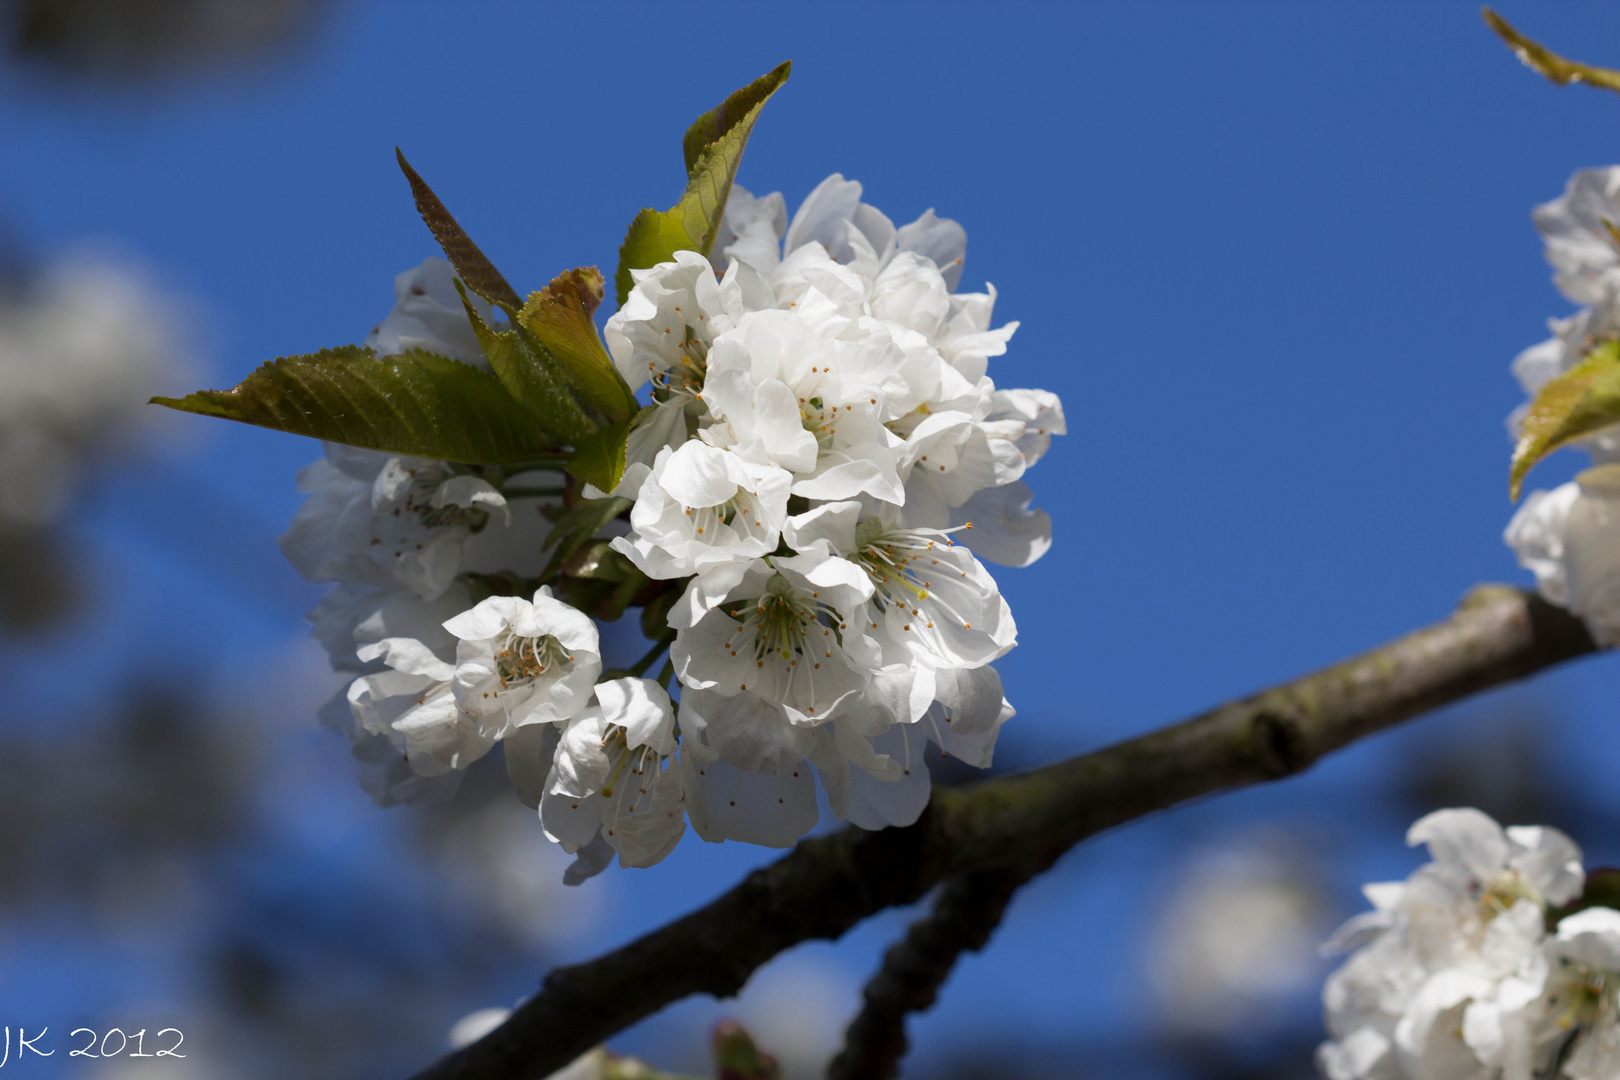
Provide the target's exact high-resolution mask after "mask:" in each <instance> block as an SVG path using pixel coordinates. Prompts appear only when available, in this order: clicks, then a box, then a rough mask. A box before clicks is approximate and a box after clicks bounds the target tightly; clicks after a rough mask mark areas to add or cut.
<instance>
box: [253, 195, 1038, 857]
mask: <svg viewBox="0 0 1620 1080" xmlns="http://www.w3.org/2000/svg"><path fill="white" fill-rule="evenodd" d="M861 194H862V189H861V186H860V184H858V183H856V182H854V181H850V180H845V179H844V178H843V177H842V176H839V175H834V176H831V177H829V178H828V179H827V180H826V181H824V182H823V183H822V184H821V185H820V186H818V187H817V188H816V189H815V190H814V191H813V192H812V193H811V194H810V196H809V197H808V198H807V199H806V200H805V201H804V203H803V205H801V206H800V208H799V209H798V211H797V212H796V213H795V214H794V215H793V217H792V220H791V222H790V221H789V218H788V214H787V210H786V205H785V203H784V201H783V199H782V196H781V195H780V194H771V195H768V196H764V197H761V198H755V197H754V196H752V195H750V194H749V193H748V192H747V191H745V190H743V189H742V188H740V187H733V188H732V190H731V194H730V198H729V202H728V204H727V209H726V214H725V218H724V223H723V228H722V229H721V235H720V238H719V240H718V241H717V242H716V244H715V246H714V252H715V254H714V256H713V258H712V259H711V258H709V257H705V256H703V255H701V254H698V253H696V252H690V251H681V252H677V253H676V254H675V257H674V259H673V260H672V261H669V262H665V263H662V264H659V265H657V266H654V267H652V268H650V269H647V270H637V271H634V272H633V277H634V288H633V290H632V291H631V292H630V294H629V296H628V298H627V299H626V301H625V303H624V304H623V305H622V307H621V308H620V310H619V311H618V312H617V313H616V314H614V315H613V316H612V318H610V319H609V320H608V321H607V324H606V327H605V330H604V332H603V337H604V340H605V342H606V345H607V348H608V350H609V352H610V353H611V355H612V359H613V362H614V364H615V366H616V367H617V368H618V371H619V372H620V374H621V375H622V376H623V377H624V379H625V381H626V382H627V383H628V385H629V386H630V388H631V389H632V390H633V391H638V392H639V393H640V394H641V396H642V397H643V398H644V399H645V404H646V405H647V407H646V408H644V409H643V410H642V414H641V416H640V417H639V418H638V421H637V423H636V424H635V425H634V427H633V428H632V429H631V431H630V435H629V442H628V446H627V448H626V463H627V464H626V468H625V470H624V473H623V479H622V481H621V482H620V483H619V484H618V486H617V487H616V488H615V490H614V491H612V492H605V491H601V490H597V489H595V488H593V487H590V486H589V485H586V486H585V488H584V490H583V491H582V492H575V491H572V490H570V491H569V492H568V493H567V494H568V497H569V498H570V499H573V500H574V502H571V503H570V505H575V504H576V503H577V499H578V498H579V497H583V498H586V499H607V498H613V499H617V500H620V501H619V503H618V504H617V505H620V506H623V507H624V511H623V513H621V515H620V516H619V517H618V518H616V519H614V520H612V521H610V522H609V523H608V524H607V525H606V526H605V527H604V528H603V529H602V530H601V531H600V532H599V533H598V534H597V535H598V536H599V537H600V538H603V539H606V540H610V541H611V549H612V551H613V552H617V553H618V554H617V556H615V557H622V558H623V559H624V560H627V563H628V565H630V566H633V568H634V570H635V572H636V573H637V574H640V575H644V577H645V579H646V580H648V581H650V582H653V583H665V582H667V583H668V590H670V599H672V600H673V602H672V603H669V604H668V605H667V610H668V615H667V627H666V626H655V627H653V628H652V629H650V630H648V633H649V634H653V635H657V640H656V642H655V648H654V653H653V654H649V656H648V657H647V658H645V659H644V661H643V662H642V663H641V664H638V665H636V666H635V667H633V668H630V669H604V664H603V657H602V653H603V647H602V643H601V640H600V637H599V628H598V626H597V625H596V623H595V622H594V621H593V620H592V619H591V618H590V617H589V616H587V615H586V614H585V613H583V612H582V611H580V610H578V609H576V608H574V607H572V606H570V605H569V604H568V603H566V602H565V600H566V598H567V597H566V594H565V593H559V592H556V591H554V590H553V589H552V588H550V587H549V586H548V585H541V586H540V587H539V588H538V590H537V591H534V592H533V593H532V594H528V593H526V594H524V595H517V596H513V595H483V596H481V597H480V596H478V595H477V593H475V591H474V590H475V589H478V590H482V591H486V592H487V591H488V590H487V584H485V583H487V582H488V581H489V580H490V575H504V576H505V579H507V580H521V579H523V578H525V577H533V576H534V575H536V574H537V573H538V572H539V568H540V567H542V566H544V565H545V564H546V563H547V558H548V552H547V551H546V550H545V544H546V536H547V530H548V527H549V525H550V521H551V519H552V518H554V517H556V516H557V514H558V510H559V505H560V502H559V500H560V498H561V497H563V496H564V494H565V493H564V478H563V477H562V475H561V473H559V472H555V471H552V472H547V471H545V470H531V471H528V472H519V473H515V474H513V475H507V474H506V473H504V472H503V471H502V470H499V469H495V468H491V467H487V466H486V467H483V468H478V469H474V468H470V467H466V466H459V465H453V464H450V463H447V462H441V461H425V460H414V459H405V458H399V457H390V456H388V455H385V454H380V453H374V452H370V451H357V450H353V449H349V448H344V447H335V446H334V447H330V448H329V449H328V452H327V456H326V458H325V459H324V460H322V461H318V462H316V463H315V464H313V465H311V466H309V467H308V468H307V469H306V470H305V471H304V473H302V474H301V476H300V486H301V488H302V490H304V491H306V492H307V493H308V494H309V499H308V500H307V501H306V502H305V504H304V505H303V507H302V508H301V509H300V510H299V512H298V515H297V517H296V518H295V520H294V522H293V525H292V528H291V529H290V530H289V531H288V533H287V534H286V536H284V537H283V540H282V545H283V548H284V550H285V551H286V553H287V555H288V557H289V559H291V560H292V562H293V563H294V565H295V566H296V567H297V568H298V569H299V570H300V572H302V573H303V574H304V575H305V576H306V577H308V578H310V579H312V580H317V581H333V582H337V583H338V584H337V588H335V589H333V590H332V592H331V593H329V594H328V595H327V597H326V598H325V599H324V600H323V601H322V603H321V605H320V607H319V608H317V610H316V611H315V612H314V613H312V619H313V620H314V622H315V624H316V629H315V634H316V637H317V638H318V639H319V640H321V641H322V642H323V643H324V644H325V645H326V646H327V648H328V649H329V650H330V652H331V653H332V657H333V662H334V664H335V666H337V667H339V668H341V669H344V670H354V671H357V672H359V673H361V675H360V677H359V678H358V679H356V680H355V681H354V682H353V683H352V684H351V686H350V687H349V688H348V690H347V691H346V693H345V694H344V695H342V700H341V702H336V703H334V706H333V708H332V709H330V710H329V712H328V713H327V716H328V719H329V721H330V722H331V723H333V724H334V725H336V726H338V727H339V728H340V729H341V730H343V731H344V732H345V733H346V734H348V735H349V736H350V737H351V739H352V740H353V741H354V746H355V750H356V754H357V756H359V757H360V758H361V759H362V761H364V762H366V763H367V767H366V770H365V773H364V777H363V778H364V780H365V782H366V783H367V786H368V788H369V789H370V790H371V791H372V792H373V794H374V795H376V796H378V797H379V798H381V799H385V800H390V799H401V798H410V797H415V796H417V795H421V794H426V793H429V792H431V791H433V790H435V789H437V788H440V787H443V786H445V785H447V784H449V783H453V782H454V779H455V777H456V776H457V775H458V774H459V772H460V771H461V770H464V769H465V768H466V767H467V766H468V765H469V764H470V763H471V762H472V761H474V760H476V759H478V758H480V757H482V756H483V755H484V754H486V753H488V752H489V751H490V749H491V748H492V747H493V746H494V744H495V743H497V742H501V743H503V744H504V753H505V757H506V763H507V768H508V772H509V774H510V775H511V777H512V780H513V783H514V785H515V787H516V788H517V790H518V793H519V795H520V796H521V797H523V798H524V799H525V800H526V801H528V802H529V803H530V804H531V805H533V806H536V807H537V808H538V810H539V814H540V818H541V822H542V824H543V826H544V829H545V831H546V833H547V835H548V836H550V837H551V838H552V839H553V840H556V841H557V842H559V843H560V844H562V845H563V846H564V848H565V849H566V850H568V851H570V852H577V853H578V861H577V862H576V864H575V867H574V868H573V870H571V871H570V879H571V880H578V879H581V878H583V877H584V876H588V875H589V874H591V873H594V872H596V871H598V870H600V869H601V868H602V867H604V866H606V865H607V863H608V862H609V861H610V860H611V859H612V857H613V856H614V855H615V854H617V856H618V857H619V860H620V862H621V865H626V866H645V865H650V864H652V863H656V862H658V861H659V860H660V859H662V858H663V857H664V856H665V855H667V854H668V852H669V851H670V850H671V849H672V848H673V847H674V846H675V844H676V843H677V842H678V841H679V840H680V838H681V836H682V834H683V833H684V830H685V828H686V824H687V822H688V821H690V823H691V824H692V826H693V828H694V829H695V830H696V831H697V833H698V834H699V836H701V837H702V838H703V839H705V840H710V841H721V840H726V839H732V840H740V841H745V842H750V843H758V844H766V845H770V846H777V847H781V846H788V845H791V844H793V843H794V842H796V841H797V839H798V838H799V837H800V836H802V835H803V834H804V833H805V832H806V831H808V830H809V829H810V828H811V827H812V826H813V825H814V824H815V822H816V820H817V816H818V810H817V798H816V778H817V777H819V778H820V783H821V787H822V789H823V790H824V792H825V794H826V797H827V800H828V802H829V804H830V805H831V808H832V810H833V812H834V813H835V814H836V815H837V816H838V817H839V818H840V819H843V820H848V821H852V822H854V823H856V824H857V825H860V826H863V827H866V828H882V827H884V826H888V825H904V824H909V823H911V822H912V821H915V820H916V818H917V816H918V815H919V814H920V813H921V811H922V808H923V806H924V805H925V804H926V802H927V800H928V795H929V790H930V789H929V782H928V771H927V767H926V766H925V764H924V753H925V750H926V748H927V746H928V744H930V743H933V744H936V745H937V746H938V747H940V748H941V750H942V751H943V752H944V753H946V754H949V755H951V756H954V757H957V758H959V759H962V760H964V761H966V762H968V763H969V764H972V765H977V766H984V765H988V764H989V763H990V760H991V755H992V753H993V749H994V745H995V741H996V737H997V733H998V732H999V729H1000V727H1001V725H1002V724H1003V723H1004V722H1005V721H1006V720H1007V719H1008V718H1009V717H1011V716H1012V715H1013V709H1012V707H1011V706H1010V705H1009V704H1008V702H1007V700H1006V698H1005V697H1004V695H1003V693H1002V686H1001V680H1000V677H999V676H998V675H997V673H996V671H995V669H994V668H993V667H991V666H990V665H991V664H992V662H993V661H995V660H996V659H998V658H999V657H1001V656H1002V655H1004V654H1005V653H1006V652H1007V651H1008V650H1009V649H1011V648H1012V647H1013V645H1014V644H1015V642H1016V638H1017V628H1016V625H1015V623H1014V621H1013V617H1012V613H1011V611H1010V610H1009V609H1008V606H1007V604H1006V602H1005V601H1004V600H1003V599H1002V597H1001V594H1000V591H999V589H998V587H997V585H996V582H995V579H994V578H993V577H992V576H991V575H990V573H989V572H988V570H987V569H986V568H985V565H984V563H983V562H981V559H986V560H989V561H991V562H996V563H1001V564H1005V565H1012V566H1024V565H1028V564H1029V563H1031V562H1033V561H1034V560H1036V559H1038V558H1039V557H1040V556H1041V555H1042V554H1044V553H1045V551H1046V549H1047V547H1048V546H1049V545H1050V542H1051V523H1050V519H1049V518H1048V517H1047V515H1046V514H1045V513H1043V512H1041V511H1039V510H1033V509H1031V508H1030V502H1031V499H1032V493H1031V491H1030V489H1029V488H1028V487H1027V486H1026V485H1025V484H1024V482H1023V475H1024V472H1025V471H1026V470H1027V469H1028V468H1029V467H1030V466H1032V465H1033V464H1035V462H1036V461H1038V460H1039V459H1040V457H1041V456H1042V455H1043V454H1044V453H1045V451H1046V449H1047V447H1048V445H1049V444H1050V442H1051V438H1052V436H1053V435H1058V434H1063V433H1064V430H1065V429H1064V420H1063V412H1062V407H1061V404H1060V403H1059V401H1058V399H1057V397H1056V396H1055V395H1053V394H1050V393H1048V392H1046V391H1042V390H1023V389H1001V388H998V387H997V386H996V384H995V382H994V381H993V380H992V379H991V378H990V376H989V375H988V373H987V372H988V366H989V361H990V359H991V358H992V357H997V356H1000V355H1002V354H1003V353H1005V351H1006V346H1007V342H1008V339H1009V338H1010V337H1011V336H1012V333H1013V331H1014V330H1015V329H1016V327H1017V324H1016V323H1009V324H1006V325H1003V326H1001V327H992V325H991V310H992V307H993V305H994V303H995V292H994V289H993V288H991V289H987V291H986V292H983V293H961V292H956V291H955V289H956V287H957V285H958V282H959V280H960V277H961V273H962V261H963V254H964V251H965V248H966V234H965V233H964V231H963V229H962V228H961V226H960V225H958V224H957V223H956V222H954V221H950V220H948V219H942V218H938V217H936V216H935V215H934V213H933V211H931V210H930V211H928V212H927V213H925V214H923V215H922V217H920V218H918V219H917V220H916V221H914V222H912V223H911V224H909V225H905V226H902V227H899V228H896V227H895V226H894V224H893V223H892V222H891V221H890V220H889V219H888V218H887V217H886V216H884V215H883V214H882V213H881V212H879V211H878V210H876V209H875V208H873V207H872V206H870V205H868V204H866V203H863V202H862V201H861ZM456 286H457V282H456V281H455V280H454V276H453V272H452V271H451V268H450V266H449V264H447V263H444V262H442V261H440V260H436V259H430V260H428V261H427V262H426V263H424V264H423V265H422V266H421V267H418V268H417V269H416V270H413V271H409V272H407V273H406V274H402V275H401V276H400V278H399V279H398V281H397V282H396V293H397V295H398V304H397V305H396V307H395V309H394V311H393V312H392V313H391V314H390V315H389V316H388V318H387V319H386V320H385V321H384V322H383V323H382V324H381V325H380V326H378V327H377V328H376V330H375V331H374V332H373V334H372V336H371V338H370V339H368V341H367V344H368V345H370V346H371V347H372V348H373V349H374V350H375V351H376V352H378V353H379V354H383V355H387V354H389V353H393V352H399V351H402V350H404V349H406V348H425V349H428V350H429V351H432V352H436V353H440V354H442V355H446V356H450V357H452V358H455V359H460V360H463V361H466V362H468V363H473V364H484V363H485V361H484V358H483V355H482V352H481V351H480V349H479V344H478V339H477V337H476V336H475V334H474V333H473V331H472V328H471V327H470V325H469V321H468V318H467V316H466V313H465V309H464V308H463V307H462V303H461V297H460V296H459V295H458V293H457V289H456ZM478 311H479V314H480V316H481V317H482V318H484V319H485V320H486V321H487V322H489V323H490V324H492V325H493V324H495V322H496V320H497V319H498V315H497V314H496V313H494V312H491V311H490V310H489V309H488V308H487V307H483V306H478ZM475 600H476V602H474V601H475ZM644 626H645V621H644ZM664 647H667V649H668V660H667V663H666V664H665V665H664V667H663V673H662V676H661V677H660V678H656V679H655V678H647V677H644V673H645V672H646V671H647V670H648V667H649V666H650V663H651V662H652V661H653V660H654V658H655V656H656V655H657V654H659V653H660V652H661V651H662V649H663V648H664ZM672 692H673V694H674V699H673V700H672Z"/></svg>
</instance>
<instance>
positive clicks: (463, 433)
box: [152, 345, 558, 465]
mask: <svg viewBox="0 0 1620 1080" xmlns="http://www.w3.org/2000/svg"><path fill="white" fill-rule="evenodd" d="M152 402H153V403H154V404H157V405H166V406H168V407H169V408H171V409H179V410H181V411H182V412H192V413H197V414H199V415H201V416H218V417H223V418H224V419H226V420H236V421H238V422H240V423H244V424H254V425H256V426H258V427H265V428H271V429H273V430H275V431H286V432H289V433H291V434H293V435H308V436H310V437H311V438H315V439H326V440H329V441H331V442H340V443H347V444H349V445H350V446H363V447H365V448H367V449H369V450H383V451H386V452H388V453H391V454H409V455H412V456H414V457H426V458H441V459H443V460H446V461H461V462H466V463H468V464H473V465H493V464H499V463H503V462H518V461H529V460H533V459H534V458H535V457H536V456H538V455H539V454H542V453H544V452H547V451H549V450H553V449H554V448H555V447H556V445H557V442H558V439H557V436H556V435H554V434H552V433H551V432H549V431H548V430H547V429H546V428H545V427H544V426H543V425H542V424H541V423H540V421H539V419H538V418H536V417H535V415H534V414H533V413H531V412H530V411H529V410H527V409H525V408H524V407H523V406H522V405H519V404H518V403H517V401H516V400H514V399H513V397H512V395H511V394H509V393H507V392H506V388H505V387H503V386H502V385H501V382H500V380H499V379H497V378H496V377H495V376H493V375H491V374H490V373H489V372H487V371H480V370H479V369H477V368H475V367H472V366H470V365H468V364H463V363H461V362H460V361H459V360H450V359H448V358H446V357H443V356H438V355H435V354H433V353H429V352H423V351H422V350H420V349H411V350H409V351H407V352H405V353H403V354H401V355H398V356H377V355H376V354H374V353H373V352H372V351H371V350H370V349H367V348H363V347H361V346H358V345H345V346H343V347H341V348H337V349H322V350H321V351H320V352H318V353H312V354H310V355H308V356H289V357H283V358H282V359H279V360H272V361H270V362H269V363H267V364H264V365H262V366H261V367H260V368H259V369H258V370H257V371H255V372H254V373H253V374H251V375H249V376H248V377H247V378H246V379H243V380H242V382H241V383H239V384H238V385H237V386H235V387H233V388H232V389H230V390H203V391H199V392H198V393H195V394H189V395H187V396H186V397H183V398H165V397H157V398H153V399H152Z"/></svg>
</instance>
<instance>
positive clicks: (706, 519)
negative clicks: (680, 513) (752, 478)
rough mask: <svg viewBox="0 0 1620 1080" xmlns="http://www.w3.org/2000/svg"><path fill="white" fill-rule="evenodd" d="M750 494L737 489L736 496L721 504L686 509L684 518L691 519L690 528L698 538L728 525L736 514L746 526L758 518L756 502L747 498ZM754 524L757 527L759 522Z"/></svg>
mask: <svg viewBox="0 0 1620 1080" xmlns="http://www.w3.org/2000/svg"><path fill="white" fill-rule="evenodd" d="M751 494H752V493H751V492H746V491H743V490H742V489H741V488H738V489H737V494H735V495H733V496H732V497H731V498H729V499H727V500H726V501H725V502H723V503H716V504H715V505H714V506H689V507H687V508H686V516H687V517H689V518H691V519H692V528H693V530H694V531H695V532H696V533H697V535H699V536H708V535H710V534H711V533H712V532H713V531H714V530H716V529H718V528H719V527H720V526H722V525H730V524H731V522H732V519H734V518H735V517H736V516H737V515H738V514H741V515H742V517H743V522H744V524H746V523H747V522H749V521H751V520H753V519H754V518H757V517H759V509H758V502H757V501H755V500H753V499H750V498H749V496H750V495H751ZM754 524H755V525H758V524H759V522H758V521H754Z"/></svg>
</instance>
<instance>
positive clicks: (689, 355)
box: [647, 326, 709, 402]
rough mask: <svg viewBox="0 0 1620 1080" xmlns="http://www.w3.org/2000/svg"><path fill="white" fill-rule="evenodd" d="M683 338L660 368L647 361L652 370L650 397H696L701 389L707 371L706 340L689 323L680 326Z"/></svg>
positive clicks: (660, 399) (657, 398) (664, 398)
mask: <svg viewBox="0 0 1620 1080" xmlns="http://www.w3.org/2000/svg"><path fill="white" fill-rule="evenodd" d="M683 330H684V332H685V335H686V336H685V338H684V339H683V340H682V341H681V344H680V346H679V348H680V356H679V357H678V358H677V359H676V361H675V363H674V364H672V365H671V366H669V367H667V368H665V369H664V370H662V371H659V370H658V369H657V366H656V365H654V364H648V365H647V367H648V370H649V371H651V372H652V394H653V399H654V400H655V401H659V402H665V401H668V400H670V399H671V398H693V399H696V398H697V396H698V395H699V394H701V393H702V392H703V379H704V377H705V376H706V375H707V374H708V371H709V343H708V342H706V341H704V340H703V339H702V338H700V337H698V336H697V331H696V330H694V329H692V328H691V327H690V326H687V327H684V328H683Z"/></svg>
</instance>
